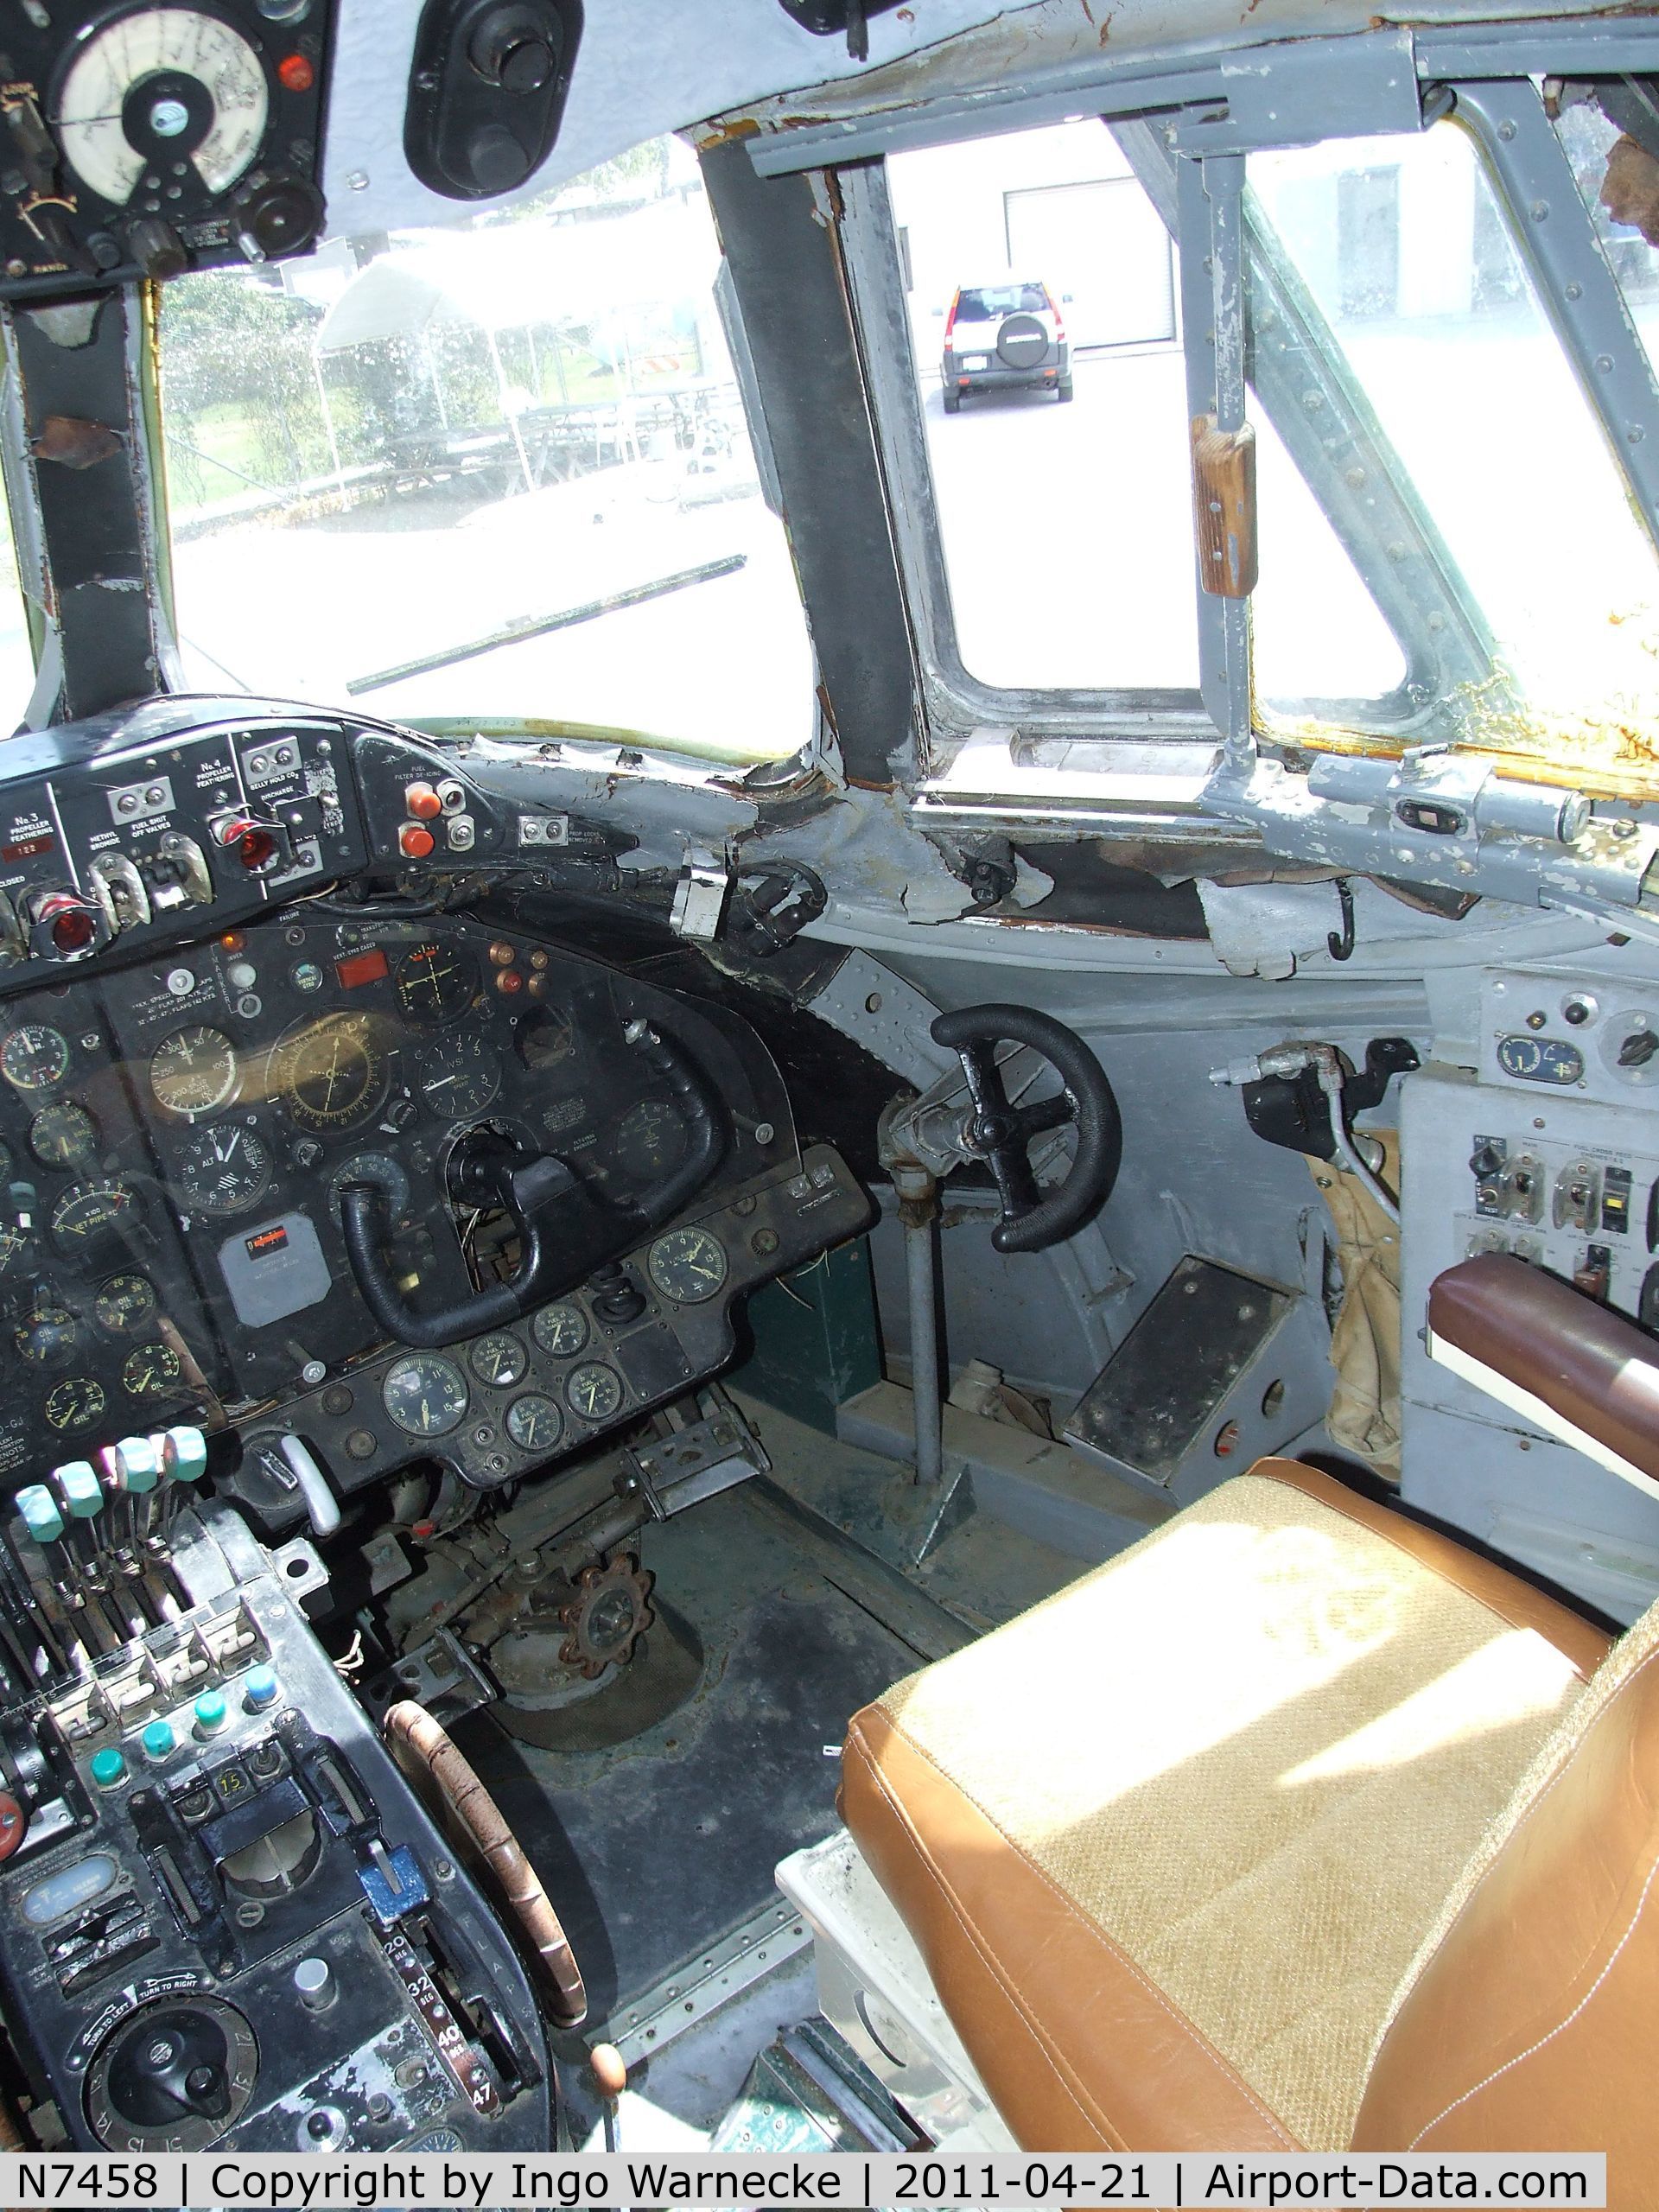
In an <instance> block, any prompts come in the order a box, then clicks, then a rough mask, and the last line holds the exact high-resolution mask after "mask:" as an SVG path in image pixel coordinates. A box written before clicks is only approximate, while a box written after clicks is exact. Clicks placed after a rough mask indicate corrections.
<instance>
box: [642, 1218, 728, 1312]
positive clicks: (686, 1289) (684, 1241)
mask: <svg viewBox="0 0 1659 2212" xmlns="http://www.w3.org/2000/svg"><path fill="white" fill-rule="evenodd" d="M645 1268H646V1271H647V1273H648V1274H650V1276H651V1279H652V1282H654V1283H655V1284H656V1286H657V1287H658V1290H660V1291H661V1292H662V1294H663V1295H664V1298H671V1299H672V1300H674V1302H675V1304H676V1305H677V1306H701V1305H702V1301H703V1300H704V1299H705V1298H712V1297H713V1296H714V1295H715V1292H716V1291H718V1290H719V1289H720V1288H721V1287H722V1285H723V1284H724V1282H725V1281H726V1276H727V1272H728V1261H727V1258H726V1247H725V1246H724V1245H723V1244H722V1243H721V1241H720V1239H719V1237H717V1236H711V1235H710V1233H709V1230H706V1229H671V1230H669V1232H668V1234H667V1236H659V1237H658V1239H657V1242H656V1243H654V1244H653V1245H652V1248H651V1251H650V1254H649V1255H648V1256H647V1258H646V1261H645Z"/></svg>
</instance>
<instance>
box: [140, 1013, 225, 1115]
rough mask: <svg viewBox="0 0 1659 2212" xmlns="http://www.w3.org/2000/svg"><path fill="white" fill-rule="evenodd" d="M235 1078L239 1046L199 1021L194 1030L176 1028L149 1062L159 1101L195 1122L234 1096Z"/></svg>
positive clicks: (151, 1085)
mask: <svg viewBox="0 0 1659 2212" xmlns="http://www.w3.org/2000/svg"><path fill="white" fill-rule="evenodd" d="M236 1077H237V1068H236V1049H235V1047H234V1046H232V1043H231V1040H230V1039H229V1038H228V1037H226V1036H225V1035H224V1034H223V1033H221V1032H220V1031H219V1030H217V1029H207V1028H205V1027H202V1026H201V1024H200V1023H198V1024H197V1025H196V1027H194V1028H192V1029H175V1031H174V1033H173V1034H172V1035H171V1036H170V1037H168V1038H167V1039H164V1040H163V1041H162V1044H161V1045H159V1046H157V1047H156V1056H155V1058H153V1059H152V1060H151V1062H150V1064H149V1087H150V1089H151V1090H153V1091H154V1092H155V1094H156V1103H157V1104H158V1105H161V1106H165V1107H166V1109H167V1110H168V1113H169V1114H181V1115H183V1116H185V1118H186V1119H187V1120H192V1121H193V1120H194V1118H195V1116H197V1115H198V1114H211V1113H213V1111H214V1110H215V1109H216V1108H218V1107H220V1106H223V1105H224V1104H225V1103H226V1101H227V1100H228V1099H230V1098H231V1097H232V1096H234V1095H235V1091H236Z"/></svg>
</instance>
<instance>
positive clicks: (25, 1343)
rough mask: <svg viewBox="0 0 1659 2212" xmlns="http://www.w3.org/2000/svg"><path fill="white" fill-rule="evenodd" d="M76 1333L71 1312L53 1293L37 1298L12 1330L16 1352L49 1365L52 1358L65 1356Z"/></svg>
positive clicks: (40, 1364) (78, 1329) (73, 1341)
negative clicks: (14, 1330) (13, 1331)
mask: <svg viewBox="0 0 1659 2212" xmlns="http://www.w3.org/2000/svg"><path fill="white" fill-rule="evenodd" d="M79 1333H80V1327H79V1323H78V1322H77V1321H76V1319H75V1317H74V1315H73V1313H71V1312H70V1311H69V1309H68V1307H67V1306H64V1305H62V1304H60V1302H59V1300H56V1299H55V1298H52V1297H44V1298H41V1299H39V1300H36V1302H35V1304H34V1305H33V1306H30V1307H29V1311H28V1313H25V1314H24V1316H23V1318H22V1320H21V1321H20V1322H19V1323H18V1325H17V1327H16V1332H15V1334H16V1345H17V1349H18V1351H19V1352H21V1353H22V1357H24V1358H25V1359H26V1360H28V1361H29V1363H30V1365H31V1366H34V1367H46V1366H49V1365H50V1364H51V1363H52V1362H53V1361H54V1360H57V1359H66V1358H67V1357H68V1355H69V1354H70V1352H72V1351H73V1350H74V1345H75V1338H77V1337H78V1336H79Z"/></svg>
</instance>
